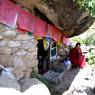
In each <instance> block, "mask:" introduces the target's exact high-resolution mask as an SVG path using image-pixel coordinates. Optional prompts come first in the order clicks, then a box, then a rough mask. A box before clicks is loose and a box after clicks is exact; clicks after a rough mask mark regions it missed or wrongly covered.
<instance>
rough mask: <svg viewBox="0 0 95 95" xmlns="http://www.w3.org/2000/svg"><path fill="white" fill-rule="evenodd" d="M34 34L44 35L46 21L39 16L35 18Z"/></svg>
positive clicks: (37, 35)
mask: <svg viewBox="0 0 95 95" xmlns="http://www.w3.org/2000/svg"><path fill="white" fill-rule="evenodd" d="M34 36H36V37H46V23H45V22H44V21H43V20H41V19H39V18H36V24H35V32H34Z"/></svg>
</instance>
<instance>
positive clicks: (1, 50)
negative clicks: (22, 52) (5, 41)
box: [0, 47, 11, 55]
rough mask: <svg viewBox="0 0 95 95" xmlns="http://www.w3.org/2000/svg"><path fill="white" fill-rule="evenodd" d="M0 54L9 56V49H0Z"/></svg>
mask: <svg viewBox="0 0 95 95" xmlns="http://www.w3.org/2000/svg"><path fill="white" fill-rule="evenodd" d="M0 54H9V55H11V49H10V48H7V47H2V48H0Z"/></svg>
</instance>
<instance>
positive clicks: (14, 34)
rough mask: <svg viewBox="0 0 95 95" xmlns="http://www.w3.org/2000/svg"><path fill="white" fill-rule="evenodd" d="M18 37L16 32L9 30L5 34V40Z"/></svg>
mask: <svg viewBox="0 0 95 95" xmlns="http://www.w3.org/2000/svg"><path fill="white" fill-rule="evenodd" d="M16 36H17V33H16V32H15V30H7V31H5V32H4V37H5V38H9V39H12V38H14V37H16Z"/></svg>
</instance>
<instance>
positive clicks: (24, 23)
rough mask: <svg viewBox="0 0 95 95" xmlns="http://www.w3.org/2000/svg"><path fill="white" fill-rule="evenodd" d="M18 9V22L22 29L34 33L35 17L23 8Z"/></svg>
mask: <svg viewBox="0 0 95 95" xmlns="http://www.w3.org/2000/svg"><path fill="white" fill-rule="evenodd" d="M18 11H19V16H18V20H17V24H18V26H19V27H20V29H23V30H27V31H30V32H32V33H33V32H34V30H35V17H34V16H33V15H32V14H30V13H28V12H26V11H25V10H23V9H21V8H19V10H18Z"/></svg>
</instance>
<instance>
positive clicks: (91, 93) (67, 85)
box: [55, 66, 95, 95]
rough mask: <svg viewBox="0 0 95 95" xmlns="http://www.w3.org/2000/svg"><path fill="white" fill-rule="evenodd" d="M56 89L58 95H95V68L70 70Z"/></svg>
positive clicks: (87, 67)
mask: <svg viewBox="0 0 95 95" xmlns="http://www.w3.org/2000/svg"><path fill="white" fill-rule="evenodd" d="M55 89H56V92H57V93H58V95H95V66H86V67H85V68H81V69H79V68H77V69H71V70H69V71H68V72H67V73H65V74H64V78H63V81H62V82H61V83H60V84H59V85H56V86H55ZM62 93H63V94H62Z"/></svg>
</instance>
